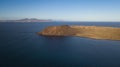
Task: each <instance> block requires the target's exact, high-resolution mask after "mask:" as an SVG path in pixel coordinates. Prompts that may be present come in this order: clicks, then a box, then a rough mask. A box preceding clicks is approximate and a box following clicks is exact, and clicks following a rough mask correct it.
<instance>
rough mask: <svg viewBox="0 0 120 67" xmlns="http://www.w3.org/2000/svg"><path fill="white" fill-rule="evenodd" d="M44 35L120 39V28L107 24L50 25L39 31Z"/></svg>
mask: <svg viewBox="0 0 120 67" xmlns="http://www.w3.org/2000/svg"><path fill="white" fill-rule="evenodd" d="M38 34H39V35H42V36H79V37H87V38H93V39H104V40H106V39H107V40H120V28H117V27H105V26H69V25H61V26H49V27H47V28H45V29H44V30H42V31H41V32H38Z"/></svg>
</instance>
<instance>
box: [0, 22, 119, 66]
mask: <svg viewBox="0 0 120 67" xmlns="http://www.w3.org/2000/svg"><path fill="white" fill-rule="evenodd" d="M54 25H91V26H93V25H95V26H111V27H120V23H119V22H104V23H103V22H96V23H95V22H94V23H93V22H79V23H78V22H48V23H37V22H36V23H12V22H10V23H7V22H6V23H0V65H5V66H4V67H10V66H12V67H120V41H113V40H95V39H90V38H82V37H44V36H40V35H38V34H36V33H37V32H39V31H42V30H43V29H44V28H45V27H47V26H54Z"/></svg>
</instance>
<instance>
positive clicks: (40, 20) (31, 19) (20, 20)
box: [0, 18, 53, 22]
mask: <svg viewBox="0 0 120 67" xmlns="http://www.w3.org/2000/svg"><path fill="white" fill-rule="evenodd" d="M52 21H53V20H51V19H47V20H45V19H36V18H30V19H29V18H24V19H19V20H0V22H52Z"/></svg>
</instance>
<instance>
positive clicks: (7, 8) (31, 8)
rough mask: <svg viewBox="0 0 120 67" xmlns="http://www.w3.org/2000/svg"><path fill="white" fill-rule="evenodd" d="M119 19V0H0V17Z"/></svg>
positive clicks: (76, 19) (71, 19) (72, 19)
mask: <svg viewBox="0 0 120 67" xmlns="http://www.w3.org/2000/svg"><path fill="white" fill-rule="evenodd" d="M21 18H39V19H54V20H70V21H120V0H0V19H21Z"/></svg>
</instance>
